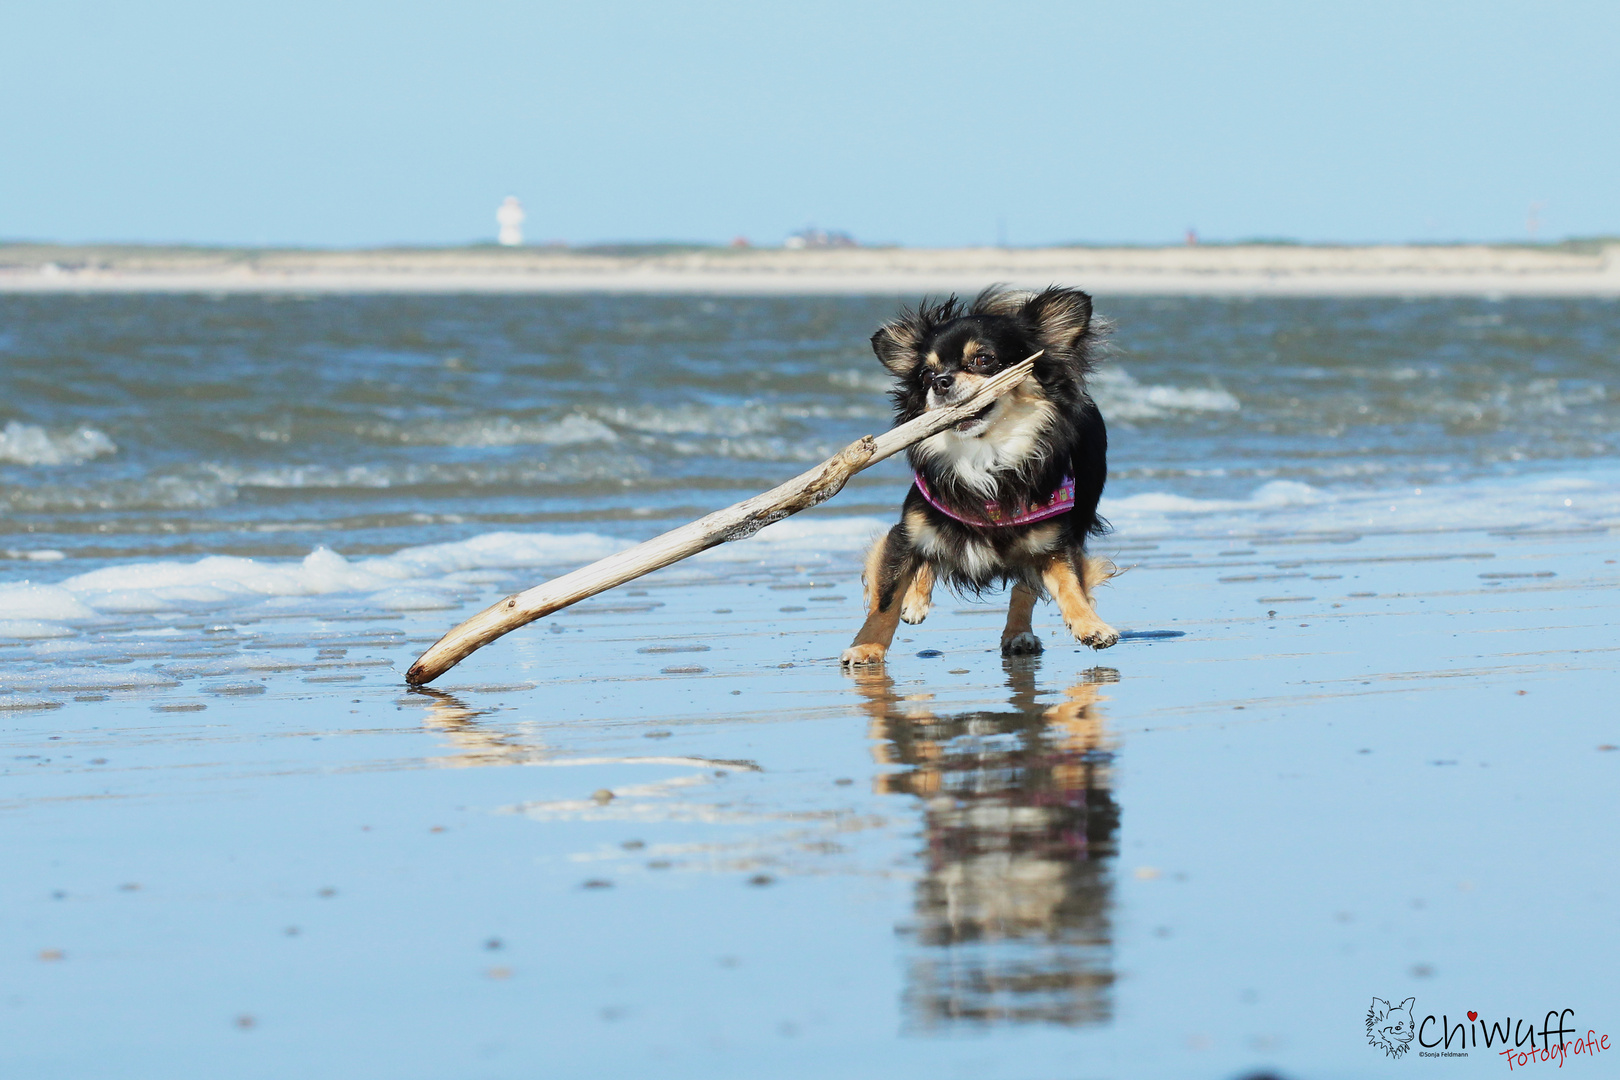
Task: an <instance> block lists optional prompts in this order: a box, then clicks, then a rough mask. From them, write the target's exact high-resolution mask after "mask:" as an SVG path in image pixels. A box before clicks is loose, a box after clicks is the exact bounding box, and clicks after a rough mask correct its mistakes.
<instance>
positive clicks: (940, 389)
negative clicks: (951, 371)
mask: <svg viewBox="0 0 1620 1080" xmlns="http://www.w3.org/2000/svg"><path fill="white" fill-rule="evenodd" d="M955 384H956V376H955V375H935V376H934V392H935V393H937V394H943V393H946V392H947V391H949V390H950V388H951V387H952V386H954V385H955Z"/></svg>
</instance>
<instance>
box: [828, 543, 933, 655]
mask: <svg viewBox="0 0 1620 1080" xmlns="http://www.w3.org/2000/svg"><path fill="white" fill-rule="evenodd" d="M916 573H917V560H916V556H915V555H914V554H913V553H912V550H911V543H910V541H909V539H908V538H907V536H906V527H905V526H904V525H896V526H895V527H894V528H892V529H890V530H889V532H888V535H886V536H884V537H882V538H881V539H880V540H878V542H877V543H875V544H873V545H872V550H871V551H870V552H868V553H867V555H866V574H865V578H864V581H865V585H866V622H865V624H864V625H862V626H861V629H860V632H859V633H857V634H856V635H855V640H854V641H852V642H851V643H850V646H849V648H847V649H845V650H844V655H843V656H841V657H839V662H840V663H842V664H844V665H846V666H852V665H855V664H881V663H882V662H883V657H884V656H885V655H886V654H887V653H888V651H889V643H890V642H891V641H893V640H894V631H895V629H896V628H897V627H898V626H899V625H900V603H901V596H902V595H903V594H904V593H905V591H906V590H907V589H909V588H910V587H911V580H912V578H913V576H915V574H916Z"/></svg>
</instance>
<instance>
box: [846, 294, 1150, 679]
mask: <svg viewBox="0 0 1620 1080" xmlns="http://www.w3.org/2000/svg"><path fill="white" fill-rule="evenodd" d="M1101 339H1102V334H1101V331H1100V329H1099V328H1097V326H1096V325H1095V324H1094V323H1093V321H1092V317H1091V297H1089V296H1087V295H1086V294H1085V293H1083V292H1080V291H1079V290H1077V289H1063V288H1057V287H1053V288H1049V289H1046V290H1045V291H1043V292H1036V293H1031V292H1014V291H1009V290H1006V289H1000V288H991V289H986V290H985V291H984V292H982V293H980V294H979V296H978V297H977V298H976V299H975V300H974V301H973V303H972V304H971V305H963V304H962V303H961V302H960V301H958V300H957V298H956V297H954V296H952V297H950V298H949V299H946V300H943V301H940V302H938V303H933V304H929V303H927V302H924V303H923V304H921V305H920V306H918V307H917V309H916V310H914V311H913V310H903V311H902V312H901V314H900V316H899V317H898V318H896V319H895V320H894V321H893V322H890V323H886V324H885V325H884V326H882V327H881V328H879V330H878V332H877V333H875V334H873V335H872V350H873V351H874V352H876V353H877V357H878V359H879V360H881V361H882V362H883V366H884V367H886V368H888V369H889V372H890V373H891V374H892V375H893V376H894V377H895V379H896V383H895V388H894V390H893V391H892V392H891V394H890V396H891V397H892V398H893V399H894V412H895V422H896V423H897V424H901V423H904V422H906V421H907V420H911V419H913V418H915V417H917V416H921V415H922V414H923V413H925V412H927V411H929V410H930V409H939V408H943V407H945V406H947V405H950V404H952V403H954V402H957V401H960V400H961V399H962V398H964V397H967V396H968V395H969V394H971V393H972V391H973V389H974V388H975V387H976V386H978V385H979V384H980V383H981V382H983V381H984V380H985V379H987V378H989V377H990V376H992V375H994V374H995V373H996V372H998V371H1000V370H1001V369H1002V368H1004V367H1008V366H1010V365H1012V364H1016V363H1018V362H1019V361H1020V360H1023V359H1024V358H1025V357H1027V356H1030V355H1031V354H1033V353H1036V352H1041V355H1040V357H1039V358H1037V359H1036V361H1035V370H1034V371H1033V373H1031V375H1030V376H1029V377H1028V378H1026V379H1025V380H1024V381H1023V383H1021V384H1020V385H1019V386H1017V387H1015V388H1014V389H1013V390H1011V391H1010V392H1008V393H1007V394H1005V395H1003V396H1002V397H1001V398H999V399H997V400H996V401H995V402H994V403H993V404H991V405H990V406H988V407H987V408H985V409H984V410H983V411H981V412H979V413H978V414H977V415H975V416H972V417H970V418H968V419H967V420H964V421H962V422H961V423H959V424H957V425H956V426H955V427H953V428H948V429H946V430H945V431H942V432H940V433H939V434H937V435H933V436H931V437H929V438H927V439H924V440H923V441H922V442H919V443H917V444H916V445H915V446H913V447H912V448H911V450H910V451H909V452H908V455H909V457H910V460H911V468H912V472H913V473H914V475H915V478H916V482H915V483H914V484H913V485H912V487H911V490H910V491H909V492H908V493H907V494H906V501H905V504H904V505H903V506H902V507H901V511H900V523H899V524H898V525H896V526H895V527H894V528H892V529H890V530H889V532H888V533H887V534H886V535H884V536H883V537H881V538H879V540H878V541H877V543H875V544H874V545H873V546H872V550H871V552H870V553H869V554H868V555H867V557H866V574H865V579H864V580H865V586H866V611H867V616H866V623H865V625H864V626H862V627H861V630H860V633H858V634H856V635H855V641H854V643H853V644H851V645H850V647H849V648H848V649H845V650H844V655H843V658H842V659H843V663H845V664H875V663H880V662H882V660H883V657H884V654H886V653H887V652H888V649H889V643H890V642H891V641H893V640H894V632H895V628H896V626H897V625H898V623H899V622H900V620H902V619H904V620H905V621H906V622H908V623H920V622H922V621H923V619H924V618H926V617H927V615H928V609H929V606H930V604H931V603H932V597H933V591H934V583H935V582H936V581H944V582H945V583H946V584H947V585H949V586H950V587H952V588H954V589H956V590H958V591H960V592H966V593H973V594H977V593H979V592H981V591H983V590H984V589H987V588H989V587H991V586H993V585H998V584H1003V583H1010V584H1011V585H1012V598H1011V601H1010V603H1009V605H1008V611H1007V626H1006V629H1004V630H1003V631H1002V633H1001V651H1002V654H1003V655H1005V656H1020V655H1031V654H1034V653H1038V652H1040V651H1041V642H1040V639H1039V638H1038V637H1036V636H1035V634H1034V632H1033V630H1032V628H1031V624H1030V615H1031V613H1032V612H1033V611H1034V608H1035V601H1036V600H1037V599H1038V598H1040V597H1043V596H1048V597H1050V598H1051V599H1053V600H1054V601H1056V603H1057V605H1058V608H1059V610H1060V611H1062V613H1063V621H1064V623H1065V625H1067V626H1068V628H1069V630H1070V632H1071V633H1073V634H1074V636H1075V638H1076V639H1077V640H1078V641H1080V642H1081V643H1082V644H1085V645H1090V646H1091V647H1092V648H1094V649H1106V648H1108V647H1109V646H1110V645H1112V644H1114V643H1115V642H1116V641H1118V640H1119V634H1118V633H1116V632H1115V631H1114V629H1113V628H1112V627H1110V626H1109V625H1108V624H1107V623H1105V622H1103V621H1102V619H1100V618H1099V617H1098V616H1097V610H1096V607H1095V605H1094V603H1093V593H1094V590H1095V589H1096V587H1097V586H1098V585H1100V584H1102V583H1103V582H1104V581H1106V580H1108V579H1109V578H1110V577H1112V576H1113V575H1114V574H1115V573H1116V571H1115V568H1114V565H1113V564H1112V563H1110V562H1109V561H1108V560H1107V559H1100V558H1093V557H1091V556H1088V555H1087V554H1086V538H1087V537H1089V536H1096V535H1099V534H1101V533H1103V532H1105V531H1106V530H1107V528H1108V525H1107V523H1106V522H1105V521H1103V520H1102V519H1101V518H1099V517H1098V516H1097V500H1098V499H1099V498H1100V497H1101V496H1102V490H1103V483H1104V481H1105V480H1106V478H1107V473H1108V430H1107V428H1106V427H1105V426H1104V424H1103V418H1102V414H1101V413H1100V412H1098V411H1097V406H1096V403H1095V402H1093V401H1092V400H1091V396H1090V394H1088V393H1087V391H1086V374H1087V373H1088V372H1089V371H1090V370H1091V365H1092V363H1093V360H1094V358H1095V355H1096V353H1097V351H1098V347H1099V345H1100V343H1101ZM1043 350H1044V351H1043Z"/></svg>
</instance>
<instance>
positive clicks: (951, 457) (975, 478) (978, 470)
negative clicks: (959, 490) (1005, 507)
mask: <svg viewBox="0 0 1620 1080" xmlns="http://www.w3.org/2000/svg"><path fill="white" fill-rule="evenodd" d="M1023 391H1024V387H1022V386H1020V387H1019V388H1018V389H1017V390H1014V391H1013V392H1012V393H1011V394H1008V395H1007V396H1006V397H1004V398H1002V399H1001V400H1000V401H998V402H996V407H995V409H994V410H992V411H991V413H990V415H989V416H988V417H986V418H985V420H986V423H985V425H984V427H983V428H981V429H980V430H979V431H977V432H975V433H974V434H963V433H962V432H959V431H957V430H956V429H955V428H947V429H945V430H944V431H942V432H940V433H939V434H938V435H933V436H930V437H929V438H927V439H924V440H923V441H922V442H920V443H918V444H917V448H918V451H919V454H920V456H922V457H924V458H926V459H927V460H928V462H929V464H930V465H933V466H934V467H935V468H939V469H948V470H950V471H951V472H953V473H955V474H956V476H957V478H958V479H959V480H960V481H961V482H962V483H963V484H964V485H966V486H967V487H968V488H969V489H971V490H973V491H977V492H980V493H982V494H983V495H984V497H985V498H987V499H988V498H992V497H993V496H994V495H995V493H996V475H997V474H998V473H1005V472H1007V471H1009V470H1011V469H1016V468H1017V467H1018V466H1019V465H1020V464H1022V463H1024V462H1026V461H1029V460H1031V459H1032V458H1035V457H1038V456H1040V455H1041V454H1042V453H1044V451H1045V450H1046V446H1045V440H1046V433H1047V432H1048V431H1049V430H1050V429H1051V421H1052V403H1051V402H1049V401H1047V400H1046V399H1045V398H1044V397H1040V396H1039V395H1038V394H1028V393H1025V392H1023Z"/></svg>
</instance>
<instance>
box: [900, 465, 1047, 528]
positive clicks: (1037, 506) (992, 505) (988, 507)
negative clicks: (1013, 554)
mask: <svg viewBox="0 0 1620 1080" xmlns="http://www.w3.org/2000/svg"><path fill="white" fill-rule="evenodd" d="M915 479H916V482H917V492H918V494H920V495H921V496H922V497H923V498H924V499H926V500H928V505H929V506H932V507H933V508H934V509H935V510H938V511H939V512H940V513H942V514H944V515H945V516H946V517H952V518H955V519H956V520H957V521H960V522H962V523H963V524H964V525H977V526H979V527H980V528H998V527H1003V526H1008V525H1028V524H1030V523H1032V522H1036V521H1045V520H1046V519H1047V518H1051V517H1057V516H1058V515H1059V514H1067V513H1068V512H1069V511H1070V510H1072V509H1074V477H1072V476H1065V477H1064V478H1063V483H1061V484H1059V485H1058V487H1057V490H1056V491H1054V492H1052V494H1051V495H1049V496H1048V497H1047V498H1045V499H1043V500H1041V501H1040V502H1037V503H1030V504H1027V505H1021V506H1019V507H1017V509H1016V510H1015V511H1014V512H1013V513H1008V512H1007V511H1006V510H1005V509H1004V508H1003V507H1002V505H1001V504H1000V503H998V502H995V501H994V500H991V499H986V500H985V503H984V517H982V518H976V517H970V516H967V515H964V514H960V513H957V512H956V511H955V510H952V509H950V508H949V507H946V506H943V505H941V504H940V501H939V500H938V499H936V498H934V493H933V492H931V491H929V490H928V484H927V482H926V481H925V480H923V478H922V476H921V475H918V476H916V477H915Z"/></svg>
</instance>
